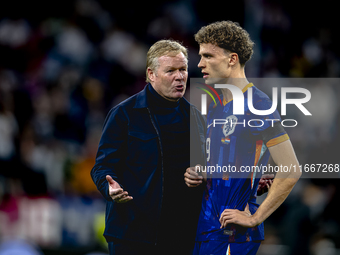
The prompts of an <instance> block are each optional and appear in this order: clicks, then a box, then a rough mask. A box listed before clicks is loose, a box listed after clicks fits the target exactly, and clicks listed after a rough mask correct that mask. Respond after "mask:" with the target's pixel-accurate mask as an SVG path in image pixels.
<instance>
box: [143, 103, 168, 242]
mask: <svg viewBox="0 0 340 255" xmlns="http://www.w3.org/2000/svg"><path fill="white" fill-rule="evenodd" d="M146 109H148V112H149V116H150V119H151V123H152V125H153V127H154V129H155V130H156V133H157V136H158V142H159V147H160V149H161V162H162V197H161V208H160V214H161V213H162V204H163V194H164V169H163V150H162V142H161V136H160V134H159V132H158V129H157V128H156V125H155V122H154V120H153V118H152V116H151V112H150V109H149V108H148V107H147V108H146ZM160 217H161V215H160ZM158 232H159V226H158V227H157V234H158ZM157 241H158V237H157V236H156V242H155V245H157Z"/></svg>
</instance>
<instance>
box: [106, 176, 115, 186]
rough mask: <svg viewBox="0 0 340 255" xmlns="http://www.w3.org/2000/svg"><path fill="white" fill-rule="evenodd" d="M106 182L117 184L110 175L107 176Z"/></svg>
mask: <svg viewBox="0 0 340 255" xmlns="http://www.w3.org/2000/svg"><path fill="white" fill-rule="evenodd" d="M106 180H107V181H108V182H109V183H110V184H115V181H114V180H113V179H112V177H111V176H110V175H106Z"/></svg>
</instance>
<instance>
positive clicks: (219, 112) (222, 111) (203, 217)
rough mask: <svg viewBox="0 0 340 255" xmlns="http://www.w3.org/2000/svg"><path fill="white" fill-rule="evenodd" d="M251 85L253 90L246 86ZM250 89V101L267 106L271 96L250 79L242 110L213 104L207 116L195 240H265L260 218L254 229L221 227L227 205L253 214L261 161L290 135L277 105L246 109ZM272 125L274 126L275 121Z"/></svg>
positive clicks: (227, 104)
mask: <svg viewBox="0 0 340 255" xmlns="http://www.w3.org/2000/svg"><path fill="white" fill-rule="evenodd" d="M250 88H251V89H250ZM248 90H249V91H251V93H252V102H253V106H254V108H255V109H257V110H267V109H270V108H271V106H272V102H271V100H270V99H269V97H268V96H267V95H266V94H264V93H263V92H262V91H260V90H259V89H258V88H256V87H255V86H254V85H253V84H252V83H250V84H248V85H247V86H246V87H245V88H244V89H243V90H242V92H243V95H244V109H245V111H244V114H242V115H236V114H233V102H232V101H230V102H226V101H225V100H224V102H223V105H214V104H211V105H210V106H209V110H208V116H207V125H208V128H207V137H206V139H207V141H206V146H207V148H206V152H207V166H206V168H205V169H202V171H206V172H207V185H206V189H205V192H204V195H203V199H202V208H201V213H200V218H199V223H198V228H197V236H196V241H207V240H216V241H217V240H219V241H228V242H246V241H256V240H263V239H264V227H263V223H262V224H261V225H259V226H257V227H254V228H249V229H248V228H243V227H241V226H237V225H234V224H229V225H228V226H227V227H226V228H224V229H220V227H221V224H220V222H219V219H220V215H221V213H222V212H223V211H224V210H225V209H238V210H240V211H243V210H244V209H245V208H246V206H247V204H249V210H250V212H251V213H252V214H254V213H255V212H256V210H257V208H258V204H257V203H256V193H257V187H258V183H259V180H260V178H261V171H256V168H254V166H257V167H258V168H257V170H260V166H266V165H267V163H268V159H269V156H270V154H269V151H268V147H270V146H274V145H276V144H279V143H281V142H283V141H285V140H287V139H289V137H288V135H287V134H286V133H285V131H284V129H283V128H274V127H273V126H276V124H277V123H280V120H281V119H280V115H279V113H278V112H277V110H275V111H274V112H273V113H272V114H270V115H265V116H260V115H254V114H253V113H252V112H251V111H250V110H249V108H248V102H247V101H248V92H249V91H248ZM274 124H275V125H274Z"/></svg>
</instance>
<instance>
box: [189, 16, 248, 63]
mask: <svg viewBox="0 0 340 255" xmlns="http://www.w3.org/2000/svg"><path fill="white" fill-rule="evenodd" d="M195 40H196V42H198V44H203V43H211V44H213V45H217V46H218V47H220V48H223V49H225V50H227V51H230V52H235V53H237V55H238V57H239V61H240V64H241V66H244V65H245V64H246V62H247V61H248V60H249V59H250V58H251V56H252V55H253V47H254V42H253V41H252V40H251V39H250V36H249V34H248V32H247V31H246V30H244V29H243V28H242V27H241V26H240V25H239V24H238V23H237V22H232V21H229V20H228V21H218V22H214V23H212V24H209V25H207V26H204V27H202V28H201V29H200V30H199V31H198V32H197V34H195Z"/></svg>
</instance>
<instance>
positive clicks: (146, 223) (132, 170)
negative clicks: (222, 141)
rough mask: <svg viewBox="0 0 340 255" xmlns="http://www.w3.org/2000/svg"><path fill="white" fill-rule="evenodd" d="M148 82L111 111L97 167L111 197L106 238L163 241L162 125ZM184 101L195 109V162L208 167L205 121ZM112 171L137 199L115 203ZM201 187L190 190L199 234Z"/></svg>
mask: <svg viewBox="0 0 340 255" xmlns="http://www.w3.org/2000/svg"><path fill="white" fill-rule="evenodd" d="M147 86H151V85H149V84H148V85H147ZM147 86H146V87H145V88H144V89H143V90H142V91H141V92H139V93H137V94H135V95H134V96H132V97H130V98H128V99H127V100H125V101H123V102H122V103H120V104H119V105H117V106H115V107H114V108H112V109H111V111H110V112H109V114H108V115H107V117H106V120H105V123H104V127H103V133H102V137H101V140H100V143H99V147H98V152H97V156H96V163H95V165H94V167H93V169H92V171H91V176H92V179H93V181H94V183H95V184H96V186H97V188H98V190H99V191H100V192H101V194H102V195H103V196H104V198H105V199H106V200H107V207H106V219H105V221H106V227H105V232H104V236H105V237H106V239H107V240H108V241H110V240H112V238H119V239H125V240H134V241H143V242H148V243H156V242H157V233H158V232H159V227H160V226H159V224H158V223H159V219H160V213H161V208H162V198H163V182H164V180H163V149H162V140H161V137H160V134H159V127H158V123H157V121H156V119H155V118H154V115H153V114H152V111H151V110H150V108H149V105H148V99H147V97H148V95H147ZM180 102H181V107H184V109H185V110H187V111H188V112H190V136H191V138H190V139H191V142H190V143H191V145H190V146H189V144H188V150H189V149H190V155H191V157H190V158H191V162H190V165H191V166H195V165H196V164H198V163H199V164H201V165H204V164H205V161H204V159H205V156H204V155H205V154H204V153H205V127H206V124H205V120H204V118H203V117H202V116H201V114H200V112H199V111H198V110H197V109H196V108H195V107H194V106H193V105H191V104H190V103H189V102H188V101H187V100H185V99H184V98H183V99H181V100H180ZM188 167H189V165H188ZM184 172H185V169H183V179H181V180H179V181H183V182H184ZM106 175H110V176H112V178H113V179H114V180H115V181H117V182H118V183H119V184H120V186H121V187H122V188H123V189H124V190H125V191H128V192H129V195H130V196H132V197H133V200H131V201H129V202H127V203H123V204H117V203H115V202H114V201H113V200H112V199H111V198H110V196H109V194H108V182H107V181H106V179H105V176H106ZM200 186H202V188H187V192H188V193H187V194H189V196H190V198H192V199H190V202H191V203H192V204H193V207H192V208H193V211H192V217H191V218H192V219H191V220H193V222H194V225H193V226H188V228H193V234H195V230H196V224H197V220H198V215H199V210H200V205H201V199H202V190H203V185H200ZM179 199H180V198H179ZM196 205H197V206H196ZM178 212H179V213H178ZM183 213H184V212H183ZM196 215H197V219H196ZM174 217H188V214H187V215H181V211H180V210H178V208H177V209H176V215H174ZM189 218H190V217H189ZM193 238H194V236H193Z"/></svg>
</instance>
